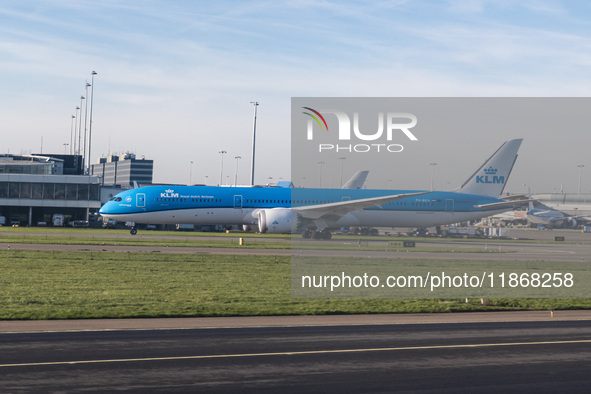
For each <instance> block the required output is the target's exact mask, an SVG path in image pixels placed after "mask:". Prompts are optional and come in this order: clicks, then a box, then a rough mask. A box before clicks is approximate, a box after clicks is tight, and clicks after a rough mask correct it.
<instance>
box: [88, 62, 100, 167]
mask: <svg viewBox="0 0 591 394" xmlns="http://www.w3.org/2000/svg"><path fill="white" fill-rule="evenodd" d="M96 74H98V73H97V72H96V71H93V72H91V73H90V85H91V86H90V121H89V124H88V173H89V174H90V149H91V148H92V104H93V101H94V76H95V75H96Z"/></svg>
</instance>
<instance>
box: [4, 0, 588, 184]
mask: <svg viewBox="0 0 591 394" xmlns="http://www.w3.org/2000/svg"><path fill="white" fill-rule="evenodd" d="M590 16H591V6H590V5H589V3H588V2H586V1H555V0H552V1H551V0H547V1H545V0H536V1H533V0H532V1H520V2H515V1H502V0H500V1H484V0H481V1H477V0H474V1H470V0H461V1H418V0H417V1H412V0H408V1H403V0H400V1H396V0H393V1H356V2H347V1H284V2H282V1H216V2H210V1H207V2H206V1H175V0H161V1H158V0H154V1H100V2H96V1H73V0H61V1H57V2H56V1H35V0H32V1H26V2H23V1H20V0H19V1H11V0H5V1H3V2H2V3H1V4H0V86H2V91H1V93H0V119H1V122H0V132H1V133H2V149H1V150H2V153H6V152H8V151H9V152H10V153H21V152H23V153H30V152H33V153H37V152H39V150H40V148H41V139H42V138H43V151H44V152H45V153H49V152H63V151H64V146H63V144H64V143H67V142H69V140H70V128H71V116H72V115H74V113H75V110H74V108H75V107H76V106H77V105H79V104H80V99H79V97H80V95H84V94H85V93H84V85H85V83H86V81H87V80H88V81H90V72H91V71H92V70H95V71H97V72H98V74H97V75H96V77H95V83H94V85H95V90H94V114H93V121H94V123H93V148H92V161H93V162H94V161H95V160H96V158H97V157H100V156H103V155H106V154H107V153H109V152H111V153H114V152H121V151H134V152H135V153H137V154H138V155H139V156H140V157H141V156H145V157H146V158H149V159H153V160H155V179H154V180H155V181H156V182H170V183H174V182H179V183H187V182H189V174H190V172H191V171H190V166H191V165H190V162H191V161H193V163H194V164H193V166H192V172H191V173H192V181H193V182H203V181H205V177H206V176H207V177H208V180H209V182H210V183H213V182H217V181H218V180H219V167H220V154H219V153H218V151H220V150H225V151H227V152H228V154H227V155H226V156H225V164H224V166H225V171H224V178H225V177H226V176H230V178H233V176H234V169H235V164H236V161H235V160H234V157H235V156H237V155H239V156H241V157H242V159H241V160H240V161H239V162H238V164H239V171H238V177H239V182H240V183H246V182H247V181H248V173H249V162H250V143H251V138H252V136H251V132H252V113H253V107H252V105H251V104H250V102H251V101H254V100H256V101H260V103H261V105H260V107H259V118H258V135H257V141H258V145H257V152H258V154H257V178H256V180H257V182H258V183H262V182H265V181H267V180H268V178H269V177H272V178H273V179H274V180H278V179H279V178H282V179H289V177H290V98H291V97H308V96H323V97H331V96H345V97H376V96H377V97H406V96H413V97H430V96H436V97H457V96H468V97H470V96H478V97H486V96H495V97H504V96H509V97H514V96H519V97H530V96H531V97H538V96H542V97H544V96H550V97H554V96H559V97H571V96H573V97H586V96H589V91H590V88H591V72H590V67H589V66H590V65H591V50H590V49H591V22H590V21H591V18H590ZM561 132H562V131H561ZM569 133H570V134H569ZM590 134H591V133H588V132H587V133H582V132H581V131H580V130H578V131H576V132H575V131H564V134H563V137H564V138H565V139H566V140H567V142H568V143H567V142H565V145H564V151H563V150H562V147H560V148H561V149H557V146H556V145H555V144H552V145H549V144H546V145H545V144H544V140H547V138H546V137H547V136H540V135H536V134H535V131H526V132H524V133H522V135H519V136H516V137H525V139H526V140H525V142H524V146H523V147H522V156H521V157H520V161H521V160H524V161H525V160H527V161H526V163H527V165H525V164H524V165H523V166H522V169H521V172H519V167H516V172H515V173H514V176H515V177H516V179H515V181H514V182H515V185H521V184H522V183H526V182H527V183H531V185H532V187H533V188H534V190H536V191H538V192H542V191H552V190H553V189H555V188H558V187H560V185H563V186H564V188H565V189H566V191H576V187H577V182H578V169H577V167H576V163H584V164H586V165H587V167H588V171H587V173H586V174H585V172H584V173H583V174H584V178H583V189H584V190H589V188H590V187H591V161H589V162H587V161H586V160H587V157H589V146H591V137H589V135H590ZM481 138H482V141H483V142H485V143H486V144H490V148H487V149H483V150H482V151H478V152H476V153H475V155H474V157H471V156H470V155H468V158H467V160H468V163H467V164H466V163H459V162H455V163H454V161H453V160H449V163H448V164H446V165H443V163H444V162H445V159H446V157H445V156H441V157H437V155H436V154H435V153H434V152H432V151H425V152H424V153H423V154H424V155H425V157H424V161H425V166H424V167H425V168H416V169H413V170H412V171H408V170H407V171H405V172H404V173H400V174H394V176H393V178H394V179H397V180H400V187H404V188H406V187H408V188H424V187H429V184H430V174H431V173H430V170H431V168H430V167H429V166H428V163H429V162H432V161H438V162H441V164H440V165H439V166H438V168H437V171H438V173H437V174H438V176H440V177H442V178H445V179H446V180H447V181H448V182H451V183H452V184H459V183H461V182H462V181H463V180H464V178H466V177H467V176H468V175H470V173H471V168H472V167H473V166H477V165H478V164H480V161H481V159H482V158H483V157H485V156H488V155H490V153H492V151H493V150H494V149H496V147H497V146H498V145H500V144H501V143H502V142H503V140H501V139H499V138H498V137H495V136H494V135H492V136H491V135H483V136H481ZM453 146H454V145H453V142H451V141H450V148H449V149H447V151H450V150H452V151H453V149H452V148H453ZM461 148H462V149H461V150H460V149H458V151H457V152H455V153H454V156H461V155H463V154H464V152H465V151H464V149H465V147H461ZM448 155H449V154H448ZM563 156H564V157H563ZM448 157H449V156H448ZM549 157H552V158H558V159H559V160H556V163H555V166H554V167H553V172H552V174H550V175H551V176H550V177H543V178H542V177H537V176H536V174H535V171H534V170H533V169H534V168H536V167H539V166H542V165H543V164H544V163H546V162H547V161H548V158H549ZM563 158H564V160H562V159H563ZM472 160H473V161H472ZM544 160H545V161H544ZM563 161H564V163H562V162H563ZM518 165H519V163H518ZM573 166H574V168H573ZM334 167H335V168H334V171H333V172H334V173H335V174H337V173H338V170H339V168H337V167H338V164H337V163H335V165H334ZM465 167H469V168H470V169H466V168H465ZM587 167H586V168H587ZM335 176H336V175H335ZM212 180H213V182H212ZM368 182H370V183H369V186H372V184H371V182H374V186H376V187H379V186H381V185H379V182H378V181H377V180H373V181H372V180H371V178H370V180H369V181H368ZM441 182H443V180H442V181H441ZM518 191H521V190H518Z"/></svg>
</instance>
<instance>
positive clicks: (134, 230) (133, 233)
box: [129, 227, 137, 235]
mask: <svg viewBox="0 0 591 394" xmlns="http://www.w3.org/2000/svg"><path fill="white" fill-rule="evenodd" d="M129 233H130V234H131V235H136V234H137V228H135V227H132V228H131V229H130V230H129Z"/></svg>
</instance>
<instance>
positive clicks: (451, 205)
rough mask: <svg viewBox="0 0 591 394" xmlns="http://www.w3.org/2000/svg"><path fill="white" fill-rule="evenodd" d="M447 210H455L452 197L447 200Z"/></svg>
mask: <svg viewBox="0 0 591 394" xmlns="http://www.w3.org/2000/svg"><path fill="white" fill-rule="evenodd" d="M445 211H446V212H453V211H454V200H451V199H448V200H445Z"/></svg>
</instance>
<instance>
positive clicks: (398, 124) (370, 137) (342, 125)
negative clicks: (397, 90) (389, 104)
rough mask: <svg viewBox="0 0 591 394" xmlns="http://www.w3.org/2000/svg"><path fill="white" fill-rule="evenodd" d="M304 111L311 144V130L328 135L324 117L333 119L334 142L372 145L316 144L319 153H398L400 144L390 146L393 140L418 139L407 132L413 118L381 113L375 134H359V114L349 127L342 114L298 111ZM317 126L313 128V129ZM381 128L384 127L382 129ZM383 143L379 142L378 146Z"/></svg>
mask: <svg viewBox="0 0 591 394" xmlns="http://www.w3.org/2000/svg"><path fill="white" fill-rule="evenodd" d="M302 108H303V109H305V110H306V111H304V112H302V113H303V114H304V115H306V116H308V122H307V130H306V131H307V139H308V140H309V141H312V140H314V129H315V128H318V129H319V130H320V131H325V132H329V129H328V123H327V121H326V119H325V117H324V116H323V114H324V115H334V116H335V117H336V120H337V123H338V131H337V134H336V135H335V137H336V138H338V141H355V140H358V141H364V142H365V141H371V142H373V143H360V144H352V143H351V144H342V143H341V144H327V143H321V144H318V151H319V152H328V151H333V152H357V153H366V152H392V153H398V152H402V151H403V149H404V147H403V146H402V145H401V144H393V143H391V142H392V141H393V139H394V138H397V137H399V136H400V135H401V134H400V133H402V134H403V135H404V136H406V137H407V138H408V139H409V140H411V141H418V138H417V137H416V136H415V135H414V134H413V133H412V132H411V131H410V129H411V128H413V127H414V126H416V124H417V117H416V116H415V115H413V114H411V113H406V112H387V113H386V114H385V115H384V112H378V113H377V130H376V131H373V130H371V131H369V130H363V131H362V130H361V129H360V127H359V113H358V112H353V127H351V118H350V117H349V115H347V114H346V113H345V112H344V111H340V110H336V109H321V110H315V109H313V108H310V107H302ZM315 125H317V126H315ZM384 125H385V127H384ZM380 141H383V142H380Z"/></svg>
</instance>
